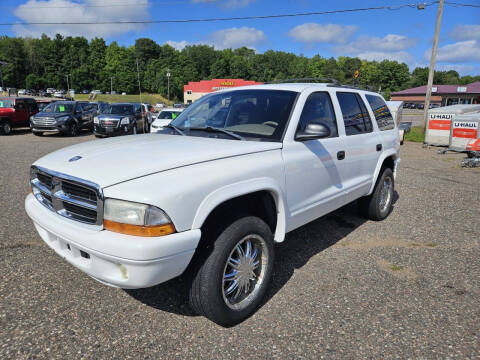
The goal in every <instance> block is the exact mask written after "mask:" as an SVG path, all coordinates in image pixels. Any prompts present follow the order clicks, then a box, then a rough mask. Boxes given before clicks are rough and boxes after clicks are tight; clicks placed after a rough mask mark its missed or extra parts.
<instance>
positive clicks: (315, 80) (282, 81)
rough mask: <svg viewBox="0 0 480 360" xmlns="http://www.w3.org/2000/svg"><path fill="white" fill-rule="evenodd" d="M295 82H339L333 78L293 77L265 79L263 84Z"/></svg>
mask: <svg viewBox="0 0 480 360" xmlns="http://www.w3.org/2000/svg"><path fill="white" fill-rule="evenodd" d="M295 82H306V83H309V82H312V83H314V82H320V83H329V84H334V85H340V82H339V81H338V80H337V79H333V78H322V77H318V78H295V79H282V80H273V81H267V82H266V83H265V84H285V83H295Z"/></svg>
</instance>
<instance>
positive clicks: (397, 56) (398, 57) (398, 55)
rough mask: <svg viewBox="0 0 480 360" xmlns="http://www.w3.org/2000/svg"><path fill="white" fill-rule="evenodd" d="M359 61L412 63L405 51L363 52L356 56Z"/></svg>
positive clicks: (411, 57)
mask: <svg viewBox="0 0 480 360" xmlns="http://www.w3.org/2000/svg"><path fill="white" fill-rule="evenodd" d="M356 56H358V57H359V58H360V59H364V60H368V61H382V60H392V61H393V60H394V61H398V62H400V63H406V64H410V63H412V62H413V56H412V55H410V54H409V53H408V52H406V51H394V52H386V51H365V52H361V53H358V54H356Z"/></svg>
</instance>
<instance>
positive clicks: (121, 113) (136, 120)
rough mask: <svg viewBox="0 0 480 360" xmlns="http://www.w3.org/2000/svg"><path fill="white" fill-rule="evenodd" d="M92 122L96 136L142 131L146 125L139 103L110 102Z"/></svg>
mask: <svg viewBox="0 0 480 360" xmlns="http://www.w3.org/2000/svg"><path fill="white" fill-rule="evenodd" d="M94 123H95V127H94V134H95V136H96V137H105V136H118V135H127V134H137V133H139V132H142V133H144V132H145V125H146V124H145V119H144V117H143V114H142V104H140V103H119V104H110V106H108V108H106V109H105V110H104V111H103V113H102V114H99V115H98V116H96V117H95V119H94Z"/></svg>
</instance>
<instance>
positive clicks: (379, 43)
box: [334, 34, 417, 54]
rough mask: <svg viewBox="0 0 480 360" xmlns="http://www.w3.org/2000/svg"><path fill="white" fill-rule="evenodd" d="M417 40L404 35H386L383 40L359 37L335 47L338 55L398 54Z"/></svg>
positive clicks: (412, 45)
mask: <svg viewBox="0 0 480 360" xmlns="http://www.w3.org/2000/svg"><path fill="white" fill-rule="evenodd" d="M416 44H417V39H413V38H409V37H406V36H404V35H396V34H388V35H386V36H384V37H383V38H379V37H374V36H360V37H358V38H357V39H354V40H353V41H351V42H349V43H348V44H345V45H339V46H337V47H335V49H334V50H335V52H336V53H338V54H359V53H365V52H398V51H403V50H406V49H409V48H412V47H414V46H415V45H416Z"/></svg>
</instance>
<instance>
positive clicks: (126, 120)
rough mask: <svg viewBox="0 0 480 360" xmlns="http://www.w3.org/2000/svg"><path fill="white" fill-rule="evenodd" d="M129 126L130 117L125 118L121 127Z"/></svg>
mask: <svg viewBox="0 0 480 360" xmlns="http://www.w3.org/2000/svg"><path fill="white" fill-rule="evenodd" d="M128 124H130V118H128V117H124V118H122V120H121V121H120V125H128Z"/></svg>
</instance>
